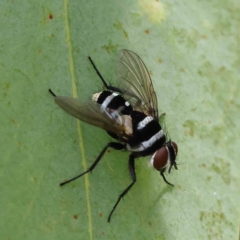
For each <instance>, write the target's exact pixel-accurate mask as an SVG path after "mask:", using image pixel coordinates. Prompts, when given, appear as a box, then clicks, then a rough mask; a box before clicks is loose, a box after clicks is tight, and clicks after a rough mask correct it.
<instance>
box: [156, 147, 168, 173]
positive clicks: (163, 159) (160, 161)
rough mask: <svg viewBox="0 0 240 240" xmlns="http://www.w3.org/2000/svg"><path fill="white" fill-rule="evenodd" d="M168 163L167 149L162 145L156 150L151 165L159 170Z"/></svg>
mask: <svg viewBox="0 0 240 240" xmlns="http://www.w3.org/2000/svg"><path fill="white" fill-rule="evenodd" d="M167 163H168V150H167V148H166V147H162V148H160V149H159V150H157V152H156V154H155V156H154V158H153V167H154V168H155V169H156V170H158V171H161V170H162V169H163V168H165V167H166V165H167Z"/></svg>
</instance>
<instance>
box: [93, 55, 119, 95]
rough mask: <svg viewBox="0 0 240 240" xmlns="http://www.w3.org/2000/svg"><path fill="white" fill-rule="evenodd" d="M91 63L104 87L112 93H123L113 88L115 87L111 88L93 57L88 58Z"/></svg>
mask: <svg viewBox="0 0 240 240" xmlns="http://www.w3.org/2000/svg"><path fill="white" fill-rule="evenodd" d="M88 59H89V61H90V62H91V64H92V66H93V68H94V69H95V71H96V73H97V75H98V76H99V77H100V79H101V81H102V83H103V85H104V87H105V88H106V89H108V90H111V91H114V92H119V93H122V90H121V89H119V88H117V87H113V86H109V85H108V84H107V83H106V81H105V80H104V78H103V76H102V75H101V73H100V72H99V71H98V69H97V67H96V65H95V63H94V62H93V60H92V59H91V57H88Z"/></svg>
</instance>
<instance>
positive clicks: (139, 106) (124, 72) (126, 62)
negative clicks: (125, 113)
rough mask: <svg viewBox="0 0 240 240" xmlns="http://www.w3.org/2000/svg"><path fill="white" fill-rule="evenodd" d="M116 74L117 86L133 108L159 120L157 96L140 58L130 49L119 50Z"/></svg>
mask: <svg viewBox="0 0 240 240" xmlns="http://www.w3.org/2000/svg"><path fill="white" fill-rule="evenodd" d="M116 74H117V82H118V87H119V88H120V89H121V90H122V91H123V96H124V97H125V98H126V99H127V100H128V101H129V102H130V103H131V105H132V106H133V108H134V109H135V110H138V111H142V112H144V113H145V114H146V115H150V116H152V117H153V118H155V119H157V120H159V116H158V103H157V96H156V93H155V91H154V88H153V84H152V80H151V78H150V75H149V72H148V70H147V68H146V66H145V64H144V63H143V61H142V59H141V58H140V57H139V56H138V55H137V54H136V53H134V52H132V51H130V50H126V49H123V50H121V51H119V56H118V59H117V64H116Z"/></svg>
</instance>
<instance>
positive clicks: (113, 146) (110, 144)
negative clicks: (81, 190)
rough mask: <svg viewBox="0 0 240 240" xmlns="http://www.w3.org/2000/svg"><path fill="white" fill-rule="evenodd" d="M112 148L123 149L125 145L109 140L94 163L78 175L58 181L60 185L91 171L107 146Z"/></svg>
mask: <svg viewBox="0 0 240 240" xmlns="http://www.w3.org/2000/svg"><path fill="white" fill-rule="evenodd" d="M109 147H110V148H114V149H116V150H122V149H125V145H124V144H122V143H117V142H110V143H108V144H107V145H106V146H105V147H104V148H103V150H102V151H101V153H100V154H99V155H98V157H97V159H96V160H95V161H94V163H93V164H92V165H91V166H90V167H89V169H88V170H87V171H85V172H83V173H81V174H79V175H78V176H76V177H74V178H71V179H69V180H67V181H65V182H62V183H60V186H63V185H65V184H67V183H70V182H72V181H74V180H76V179H77V178H80V177H82V176H83V175H85V174H86V173H89V172H92V171H93V169H94V168H95V167H96V166H97V164H98V163H99V161H100V160H101V158H102V156H103V155H104V153H105V152H106V151H107V149H108V148H109Z"/></svg>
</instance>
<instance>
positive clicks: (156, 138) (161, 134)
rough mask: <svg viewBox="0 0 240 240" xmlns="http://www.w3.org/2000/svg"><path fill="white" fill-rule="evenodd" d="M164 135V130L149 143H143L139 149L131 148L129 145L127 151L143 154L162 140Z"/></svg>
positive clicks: (149, 140)
mask: <svg viewBox="0 0 240 240" xmlns="http://www.w3.org/2000/svg"><path fill="white" fill-rule="evenodd" d="M163 135H164V133H163V130H160V131H159V132H157V133H156V134H155V135H153V136H152V137H151V138H150V139H148V140H147V141H144V142H142V143H141V144H139V145H138V146H137V147H133V148H131V146H130V145H129V144H127V149H128V150H129V151H132V152H142V151H144V150H146V149H147V148H149V147H151V146H152V145H153V144H154V143H155V142H156V141H157V140H158V139H160V138H161V137H162V136H163Z"/></svg>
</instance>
